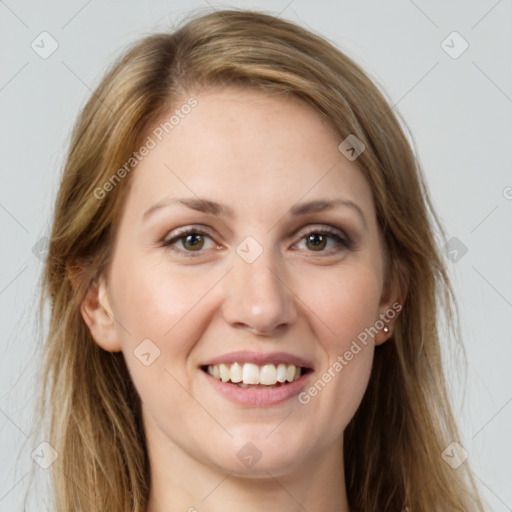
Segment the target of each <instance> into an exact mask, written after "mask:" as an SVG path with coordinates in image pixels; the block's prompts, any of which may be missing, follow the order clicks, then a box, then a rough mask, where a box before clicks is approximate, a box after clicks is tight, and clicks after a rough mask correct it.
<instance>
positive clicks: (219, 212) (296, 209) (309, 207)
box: [142, 197, 367, 227]
mask: <svg viewBox="0 0 512 512" xmlns="http://www.w3.org/2000/svg"><path fill="white" fill-rule="evenodd" d="M173 204H181V205H183V206H186V207H188V208H190V209H192V210H196V211H198V212H203V213H211V214H213V215H216V216H218V217H234V211H233V210H232V209H231V208H230V207H229V206H226V205H222V204H220V203H217V202H215V201H211V200H209V199H204V198H200V197H178V198H173V199H163V200H162V201H159V202H158V203H156V204H154V205H153V206H151V207H150V208H149V209H148V210H146V212H145V213H144V215H143V217H142V219H143V221H145V220H147V219H148V218H149V217H150V216H151V215H152V214H153V213H154V212H155V211H157V210H160V209H161V208H165V207H168V206H171V205H173ZM336 206H345V207H348V208H351V209H352V210H354V211H355V212H357V213H358V215H359V217H361V220H362V221H363V224H364V226H365V227H367V223H366V217H365V216H364V213H363V210H362V209H361V207H360V206H359V205H358V204H357V203H355V202H354V201H351V200H350V199H341V198H338V199H316V200H313V201H308V202H305V203H298V204H295V205H294V206H292V207H291V208H290V210H289V211H288V213H289V214H291V215H293V216H297V217H298V216H302V215H307V214H309V213H315V212H323V211H326V210H332V209H333V208H335V207H336Z"/></svg>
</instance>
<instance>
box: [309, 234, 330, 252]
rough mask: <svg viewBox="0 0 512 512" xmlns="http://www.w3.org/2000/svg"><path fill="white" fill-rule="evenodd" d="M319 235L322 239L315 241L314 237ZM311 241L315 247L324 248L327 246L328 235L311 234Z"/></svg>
mask: <svg viewBox="0 0 512 512" xmlns="http://www.w3.org/2000/svg"><path fill="white" fill-rule="evenodd" d="M317 237H318V238H321V240H320V241H319V242H318V243H315V241H314V239H315V238H317ZM309 242H310V243H312V245H313V247H314V248H315V249H319V248H320V249H323V248H324V247H325V243H326V237H324V236H323V235H320V234H318V233H313V234H311V235H309Z"/></svg>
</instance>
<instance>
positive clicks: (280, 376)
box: [277, 363, 287, 382]
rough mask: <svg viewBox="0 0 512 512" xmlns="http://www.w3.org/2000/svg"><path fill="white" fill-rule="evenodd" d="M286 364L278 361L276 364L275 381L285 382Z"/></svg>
mask: <svg viewBox="0 0 512 512" xmlns="http://www.w3.org/2000/svg"><path fill="white" fill-rule="evenodd" d="M286 373H287V372H286V365H285V364H283V363H279V364H278V365H277V382H286Z"/></svg>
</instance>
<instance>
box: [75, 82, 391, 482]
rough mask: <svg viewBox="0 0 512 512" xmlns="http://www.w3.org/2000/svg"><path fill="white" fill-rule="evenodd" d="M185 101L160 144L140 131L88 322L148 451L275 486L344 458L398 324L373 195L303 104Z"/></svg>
mask: <svg viewBox="0 0 512 512" xmlns="http://www.w3.org/2000/svg"><path fill="white" fill-rule="evenodd" d="M195 97H196V99H197V106H195V107H194V108H193V109H191V110H190V113H189V114H188V115H186V116H183V118H181V119H180V121H179V123H178V124H176V125H175V126H174V128H173V130H172V131H171V132H170V133H169V134H168V135H167V136H165V137H162V140H161V141H158V139H157V138H156V137H155V136H154V135H152V132H151V131H150V132H148V133H149V135H150V136H152V138H153V139H155V140H157V142H158V144H156V147H154V148H153V149H151V150H150V151H149V154H147V156H145V157H144V158H143V160H142V161H141V162H140V163H139V165H138V166H137V167H136V169H135V170H134V171H133V175H132V176H131V177H130V179H132V180H133V181H132V182H131V184H130V185H131V186H130V191H129V194H128V196H127V198H126V203H125V209H124V211H123V216H122V218H121V222H120V224H119V229H118V232H117V236H116V240H115V246H114V252H113V258H112V262H111V266H110V267H109V271H108V273H107V274H106V275H104V276H103V277H102V279H101V282H100V286H99V288H98V296H99V302H98V308H97V309H96V310H93V309H92V308H90V307H89V306H88V305H87V304H85V305H84V307H83V310H82V312H83V315H84V318H85V320H86V321H87V323H88V325H89V327H90V329H91V332H92V334H93V336H94V338H95V340H96V341H97V343H98V344H99V345H100V346H102V347H103V348H104V349H105V350H109V351H117V350H121V351H122V352H123V355H124V357H125V359H126V362H127V365H128V368H129V370H130V373H131V375H132V378H133V381H134V384H135V386H136V388H137V390H138V393H139V395H140V397H141V400H142V408H143V419H144V424H145V428H146V436H147V439H148V444H149V446H153V449H154V447H155V446H156V447H158V448H157V449H158V450H163V451H164V452H166V453H169V454H170V453H172V454H181V456H186V457H190V458H191V459H193V460H195V461H196V462H199V463H201V464H204V465H208V466H211V467H216V468H220V469H222V470H223V471H225V472H229V471H231V472H233V473H235V474H251V475H257V474H262V475H264V474H267V471H270V472H271V473H272V474H273V475H279V474H285V473H287V472H289V471H291V470H293V469H294V468H295V469H298V468H300V467H301V465H304V467H307V466H306V464H310V463H311V462H312V461H313V460H319V457H322V456H323V455H325V454H326V453H332V449H333V447H342V441H341V440H342V433H343V430H344V428H345V427H346V425H347V424H348V422H349V421H350V419H351V418H352V416H353V415H354V413H355V411H356V409H357V407H358V405H359V403H360V401H361V399H362V396H363V393H364V391H365V389H366V387H367V383H368V379H369V374H370V369H371V365H372V358H373V351H374V346H375V344H378V343H382V342H383V341H385V339H386V337H387V336H388V335H387V334H386V333H385V332H384V331H383V329H382V327H383V325H386V326H388V328H390V330H391V328H392V323H393V320H391V315H390V314H389V311H390V309H392V304H393V302H394V300H395V298H394V297H391V296H390V293H389V291H388V290H386V289H385V288H384V271H383V247H382V245H381V241H380V238H379V232H378V227H377V221H376V213H375V208H374V203H373V199H372V194H371V191H370V188H369V185H368V183H367V182H366V180H365V178H364V177H363V174H362V173H361V171H360V170H359V169H358V167H357V161H349V160H348V159H347V158H345V156H344V155H343V154H342V153H341V152H340V151H339V149H338V146H339V144H340V142H342V140H341V139H340V137H339V136H338V135H337V134H336V133H335V132H334V131H333V130H332V129H331V128H330V127H329V126H328V125H327V124H326V123H325V122H324V121H323V120H322V118H321V117H320V116H319V114H318V113H317V112H315V111H314V110H313V109H312V108H311V107H309V106H307V105H306V104H304V103H302V102H300V101H299V100H297V99H293V98H282V97H281V98H276V97H274V98H271V97H269V96H267V95H264V94H263V93H261V92H258V91H254V90H243V89H237V88H229V89H212V90H209V91H207V92H202V93H200V94H197V95H195ZM168 118H169V116H166V119H168ZM156 126H158V123H157V125H156ZM331 201H333V202H334V203H332V204H330V206H329V203H328V202H331ZM327 206H328V207H327ZM105 310H106V311H109V312H110V313H109V315H108V317H107V316H103V317H101V315H102V311H105ZM394 316H395V315H394V314H393V317H394ZM109 319H110V321H109ZM235 363H237V364H236V365H235ZM208 366H209V368H208ZM296 367H300V368H301V369H297V368H296ZM208 370H209V372H210V373H208ZM212 374H213V375H212ZM228 379H229V380H228ZM240 379H242V384H243V386H241V385H240ZM286 379H288V380H291V381H292V382H288V381H286V382H280V381H282V380H286ZM223 380H226V382H223ZM231 380H233V381H238V383H236V382H235V383H234V382H231ZM276 380H277V381H278V382H277V384H275V385H271V384H272V383H276ZM258 381H263V382H264V383H266V384H259V385H258V386H257V387H255V386H256V385H255V384H248V383H254V382H258ZM244 383H245V384H244ZM244 386H245V387H244ZM336 453H339V452H336Z"/></svg>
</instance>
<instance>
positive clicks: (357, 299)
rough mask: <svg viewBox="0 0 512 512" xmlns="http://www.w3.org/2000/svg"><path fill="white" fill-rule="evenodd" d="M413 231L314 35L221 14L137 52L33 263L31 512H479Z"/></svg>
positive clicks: (384, 159)
mask: <svg viewBox="0 0 512 512" xmlns="http://www.w3.org/2000/svg"><path fill="white" fill-rule="evenodd" d="M434 227H438V225H437V220H436V217H435V214H434V212H433V211H432V208H431V204H430V202H429V199H428V193H427V191H426V189H425V185H424V182H423V179H422V175H421V171H420V169H419V167H418V164H417V162H416V160H415V157H414V155H413V152H412V150H411V148H410V146H409V144H408V142H407V140H406V137H405V135H404V133H403V131H402V129H401V127H400V124H399V122H398V120H397V117H396V115H395V114H394V113H393V112H392V109H391V108H390V106H389V105H388V104H387V102H386V101H385V99H384V98H383V96H382V94H381V93H380V92H379V91H378V90H377V88H376V87H375V85H373V84H372V82H371V80H370V79H369V78H368V77H367V76H366V75H365V74H364V72H363V71H362V70H361V69H360V68H359V67H358V66H357V65H356V64H355V63H354V62H352V61H351V60H350V59H348V58H347V57H346V56H345V55H344V54H342V53H341V52H340V51H339V50H337V49H335V48H334V47H333V46H331V45H330V44H329V43H327V42H326V41H324V40H323V39H321V38H320V37H318V36H316V35H313V34H311V33H310V32H308V31H305V30H304V29H302V28H300V27H297V26H295V25H293V24H291V23H288V22H285V21H282V20H280V19H277V18H274V17H272V16H268V15H265V14H261V13H254V12H244V11H221V12H215V13H213V14H209V15H206V16H203V17H199V18H196V19H193V20H192V21H189V22H188V23H187V24H186V25H184V26H183V27H181V28H180V29H179V30H177V31H176V32H175V33H172V34H157V35H154V36H150V37H147V38H145V39H143V40H142V41H140V42H139V43H137V44H136V45H135V46H134V47H133V48H131V49H130V50H129V51H128V52H127V53H126V55H125V56H124V57H123V58H122V59H121V60H120V61H119V62H118V63H117V64H116V65H115V66H114V67H113V69H112V70H111V71H110V72H109V73H108V75H107V76H106V77H105V78H104V80H103V81H102V83H101V84H100V86H99V87H98V89H97V90H96V91H95V93H94V94H93V95H92V97H91V99H90V100H89V102H88V103H87V105H86V106H85V108H84V110H83V112H82V113H81V115H80V117H79V119H78V121H77V124H76V127H75V130H74V133H73V138H72V142H71V148H70V152H69V155H68V159H67V164H66V168H65V171H64V176H63V178H62V182H61V186H60V190H59V195H58V198H57V203H56V209H55V213H54V224H53V231H52V235H51V241H50V247H49V255H48V259H47V262H46V267H45V271H44V293H43V296H42V299H43V300H49V302H50V304H51V319H50V326H49V333H48V340H47V350H46V354H47V359H46V372H45V375H46V377H45V382H44V386H43V387H44V389H45V390H46V393H47V400H48V402H47V404H48V406H49V407H50V408H51V410H52V415H51V428H50V437H49V442H50V444H51V445H52V446H53V447H54V448H55V450H56V451H57V452H58V454H59V457H58V458H57V460H56V462H55V463H54V464H53V466H52V469H53V481H54V491H55V499H56V506H57V510H62V511H64V510H66V511H67V510H91V511H93V510H109V511H126V510H133V511H147V512H162V511H171V510H172V511H174V510H200V511H217V510H222V511H230V510H235V509H236V510H239V509H241V508H242V509H243V510H247V511H252V510H263V509H265V510H283V511H285V510H290V511H291V510H294V511H295V510H310V511H313V510H314V511H324V510H325V511H327V510H329V511H334V510H336V511H344V512H346V511H352V512H354V511H364V512H377V511H379V512H382V511H400V510H409V511H411V512H412V511H418V512H423V511H425V512H427V511H429V512H431V511H434V510H442V511H449V510H453V511H455V510H457V511H462V510H464V511H466V512H468V511H482V510H483V506H482V504H481V501H480V498H479V497H478V493H477V490H476V489H475V486H474V483H473V481H472V479H471V474H470V472H469V471H468V464H467V462H466V461H464V460H463V459H464V457H462V456H461V455H460V454H461V453H463V452H462V451H460V450H462V448H461V447H460V445H458V444H455V445H454V444H452V443H457V441H458V439H459V438H458V434H457V429H456V426H455V422H454V418H453V415H452V412H451V409H450V405H449V400H448V395H447V390H446V382H445V379H444V376H443V373H442V365H441V356H440V341H439V333H438V326H439V318H438V313H437V312H438V310H439V309H444V311H447V316H448V320H451V315H450V311H451V310H452V303H453V299H452V293H451V288H450V283H449V280H448V277H447V275H446V272H445V268H444V264H443V262H442V260H441V258H440V255H439V253H438V249H437V246H436V242H435V240H434V236H433V229H434ZM43 407H44V404H43ZM454 446H455V448H456V449H455V451H454ZM458 448H460V450H459V451H457V449H458ZM446 450H448V452H446ZM447 453H449V457H452V458H453V457H458V458H459V459H460V460H459V461H458V463H448V462H451V461H448V462H447V460H448V458H449V457H447V456H446V454H447Z"/></svg>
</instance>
